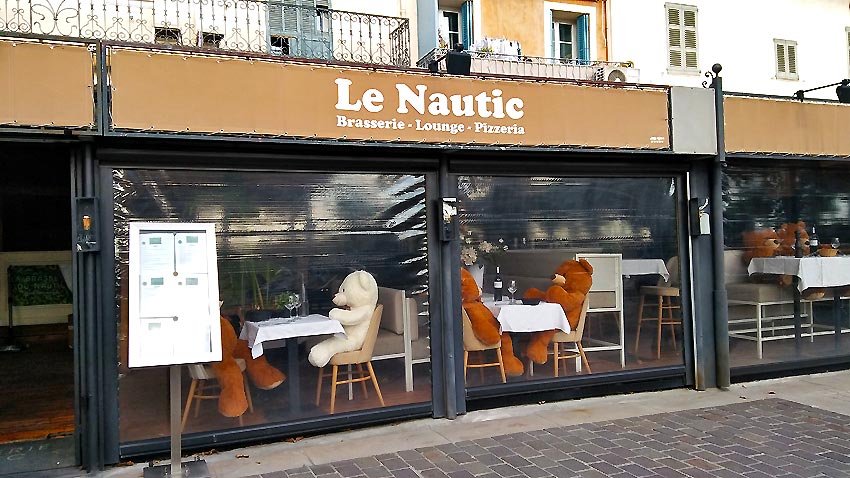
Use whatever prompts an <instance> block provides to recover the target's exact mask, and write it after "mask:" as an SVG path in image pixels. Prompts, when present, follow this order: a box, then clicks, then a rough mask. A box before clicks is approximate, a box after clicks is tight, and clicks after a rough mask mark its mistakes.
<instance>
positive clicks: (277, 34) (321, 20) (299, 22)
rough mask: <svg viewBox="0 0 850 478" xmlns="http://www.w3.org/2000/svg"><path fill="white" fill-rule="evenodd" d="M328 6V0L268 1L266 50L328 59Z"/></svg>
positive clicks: (278, 53)
mask: <svg viewBox="0 0 850 478" xmlns="http://www.w3.org/2000/svg"><path fill="white" fill-rule="evenodd" d="M329 6H330V2H329V0H270V1H269V2H268V25H269V38H268V41H269V53H271V54H273V55H291V56H298V57H303V58H325V59H329V58H331V55H332V51H331V43H332V42H331V32H330V30H329V27H330V12H329V11H328V8H329ZM284 50H285V51H286V52H284Z"/></svg>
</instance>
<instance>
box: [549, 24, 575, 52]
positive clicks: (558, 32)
mask: <svg viewBox="0 0 850 478" xmlns="http://www.w3.org/2000/svg"><path fill="white" fill-rule="evenodd" d="M552 31H553V32H554V34H555V38H554V39H553V40H554V42H555V57H556V58H558V59H559V60H572V59H573V58H575V57H576V50H575V40H574V37H573V35H574V32H575V25H573V24H571V23H564V22H555V25H554V28H553V30H552Z"/></svg>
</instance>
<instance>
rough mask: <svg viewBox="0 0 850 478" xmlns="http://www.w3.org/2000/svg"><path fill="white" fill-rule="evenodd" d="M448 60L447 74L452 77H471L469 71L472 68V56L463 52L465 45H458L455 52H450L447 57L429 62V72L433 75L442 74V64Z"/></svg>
mask: <svg viewBox="0 0 850 478" xmlns="http://www.w3.org/2000/svg"><path fill="white" fill-rule="evenodd" d="M443 59H445V60H446V73H448V74H450V75H466V76H469V70H470V68H471V67H472V55H470V54H469V53H466V52H465V51H463V44H461V43H457V44H455V47H454V49H453V50H449V51H448V52H446V54H445V55H443V56H441V57H440V58H436V59H434V60H431V61H429V62H428V71H430V72H431V73H439V72H440V62H441V61H443Z"/></svg>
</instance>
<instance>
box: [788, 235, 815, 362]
mask: <svg viewBox="0 0 850 478" xmlns="http://www.w3.org/2000/svg"><path fill="white" fill-rule="evenodd" d="M794 257H796V258H798V259H799V258H801V257H803V244H802V241H800V230H799V229H797V230H795V231H794ZM799 286H800V278H799V277H797V276H796V275H795V276H794V278H793V281H792V287H794V352H795V353H796V354H797V355H798V356H799V355H800V346H801V342H802V338H803V336H802V334H803V323H802V320H801V319H800V309H801V307H800V287H799ZM809 320H812V318H811V316H810V317H809Z"/></svg>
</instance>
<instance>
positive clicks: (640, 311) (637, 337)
mask: <svg viewBox="0 0 850 478" xmlns="http://www.w3.org/2000/svg"><path fill="white" fill-rule="evenodd" d="M645 297H646V296H644V295H641V296H640V305H638V323H637V332H635V357H639V356H640V353H638V346H639V345H640V324H641V323H642V322H643V305H644V302H643V301H644V298H645Z"/></svg>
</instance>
